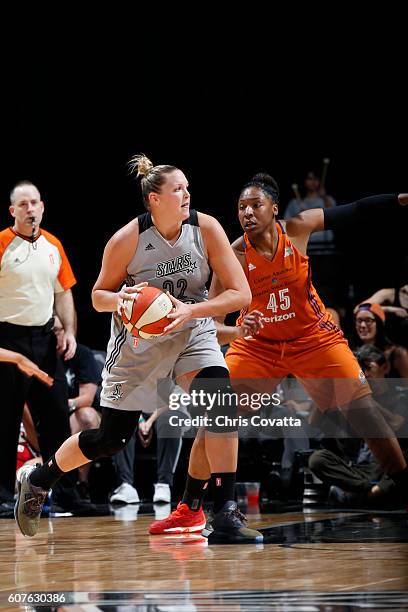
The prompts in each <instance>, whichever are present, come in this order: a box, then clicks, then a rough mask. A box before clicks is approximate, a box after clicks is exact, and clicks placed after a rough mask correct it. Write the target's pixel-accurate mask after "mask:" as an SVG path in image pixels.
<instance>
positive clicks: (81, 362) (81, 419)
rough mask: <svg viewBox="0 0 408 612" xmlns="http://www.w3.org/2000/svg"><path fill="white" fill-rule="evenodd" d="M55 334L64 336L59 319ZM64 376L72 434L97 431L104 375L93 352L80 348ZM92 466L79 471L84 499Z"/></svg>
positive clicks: (66, 367) (65, 362) (55, 323)
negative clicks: (99, 396)
mask: <svg viewBox="0 0 408 612" xmlns="http://www.w3.org/2000/svg"><path fill="white" fill-rule="evenodd" d="M54 333H55V335H56V337H57V341H58V340H59V337H60V336H61V335H62V334H63V333H64V328H63V326H62V323H61V321H60V319H59V318H58V317H57V316H56V317H55V322H54ZM64 369H65V376H66V379H67V384H68V398H69V399H68V406H69V414H70V417H69V421H70V427H71V433H72V434H76V433H79V432H80V431H83V430H85V429H96V428H98V427H99V423H100V421H101V419H100V416H99V412H98V409H99V402H98V400H97V397H96V394H97V389H98V385H99V384H100V382H101V371H100V367H99V366H98V364H97V362H96V360H95V357H94V354H93V352H92V350H91V349H90V348H88V347H87V346H85V345H83V344H77V349H76V352H75V355H74V356H73V357H72V358H71V359H69V360H68V361H64ZM89 469H90V464H86V465H83V466H81V467H80V468H79V469H78V477H79V483H78V486H79V491H80V494H81V495H82V497H85V498H87V497H88V496H89V485H88V475H89Z"/></svg>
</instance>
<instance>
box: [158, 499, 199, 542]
mask: <svg viewBox="0 0 408 612" xmlns="http://www.w3.org/2000/svg"><path fill="white" fill-rule="evenodd" d="M204 527H205V514H204V512H203V509H202V508H200V510H198V511H197V512H193V510H190V508H189V507H188V506H187V504H183V503H182V502H180V503H179V504H178V506H177V508H176V509H175V510H173V512H172V513H171V514H170V515H169V516H168V517H167V518H165V519H162V520H161V521H155V522H154V523H152V524H151V525H150V527H149V533H151V534H152V535H158V534H160V533H193V532H195V531H202V530H203V529H204Z"/></svg>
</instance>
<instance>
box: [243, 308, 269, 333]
mask: <svg viewBox="0 0 408 612" xmlns="http://www.w3.org/2000/svg"><path fill="white" fill-rule="evenodd" d="M262 318H263V313H262V312H260V311H259V310H251V312H248V314H246V315H245V316H244V319H243V321H242V323H241V325H240V337H241V338H246V337H247V336H255V335H256V334H259V332H260V331H261V329H263V328H264V324H263V323H262Z"/></svg>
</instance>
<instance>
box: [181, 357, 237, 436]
mask: <svg viewBox="0 0 408 612" xmlns="http://www.w3.org/2000/svg"><path fill="white" fill-rule="evenodd" d="M191 391H196V392H197V396H198V397H199V398H200V402H199V403H200V405H199V407H198V410H199V412H200V413H201V415H205V416H206V417H207V419H208V422H209V425H208V426H207V429H208V430H209V431H212V432H215V433H226V432H233V431H237V429H238V425H237V421H238V419H237V394H236V393H235V392H234V390H233V388H232V387H231V384H230V379H229V372H228V370H227V369H226V368H223V367H220V366H212V367H209V368H204V369H203V370H201V372H200V374H199V375H198V376H197V377H196V378H195V379H194V381H193V383H192V385H191V389H190V393H191Z"/></svg>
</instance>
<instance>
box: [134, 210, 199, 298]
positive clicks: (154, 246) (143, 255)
mask: <svg viewBox="0 0 408 612" xmlns="http://www.w3.org/2000/svg"><path fill="white" fill-rule="evenodd" d="M138 221H139V244H138V245H137V249H136V252H135V254H134V256H133V258H132V260H131V262H130V263H129V265H128V267H127V271H128V277H127V279H126V284H127V285H135V284H136V283H141V282H143V281H147V282H148V283H149V285H151V286H153V287H158V288H159V289H162V290H163V291H169V292H170V293H171V294H172V295H174V297H176V298H177V299H178V300H180V301H181V302H187V303H190V304H194V303H195V302H202V301H204V300H207V299H208V291H207V288H206V286H205V283H206V282H207V281H208V278H209V275H210V268H209V266H208V263H207V258H206V255H205V249H204V243H203V239H202V236H201V230H200V227H199V225H198V216H197V211H195V210H191V212H190V217H189V219H186V221H184V222H183V224H182V226H181V234H180V236H179V238H178V240H177V242H176V243H175V244H174V245H171V244H169V243H168V242H167V240H165V238H163V236H162V235H161V234H160V233H159V232H158V231H157V229H156V228H155V226H154V225H153V221H152V217H151V214H150V213H145V214H144V215H139V217H138Z"/></svg>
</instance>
